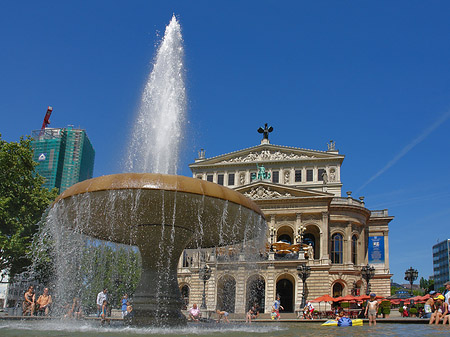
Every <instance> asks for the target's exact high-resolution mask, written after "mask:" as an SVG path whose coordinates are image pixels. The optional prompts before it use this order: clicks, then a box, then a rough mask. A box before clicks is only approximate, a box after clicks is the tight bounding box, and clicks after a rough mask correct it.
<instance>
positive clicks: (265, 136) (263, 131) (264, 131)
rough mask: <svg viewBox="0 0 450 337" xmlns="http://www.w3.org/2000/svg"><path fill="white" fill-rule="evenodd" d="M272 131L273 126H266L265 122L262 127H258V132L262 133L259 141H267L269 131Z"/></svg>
mask: <svg viewBox="0 0 450 337" xmlns="http://www.w3.org/2000/svg"><path fill="white" fill-rule="evenodd" d="M272 131H273V127H271V126H269V127H267V123H266V124H264V129H263V128H262V127H260V128H259V129H258V132H259V133H262V134H263V139H262V140H261V143H269V133H270V132H272Z"/></svg>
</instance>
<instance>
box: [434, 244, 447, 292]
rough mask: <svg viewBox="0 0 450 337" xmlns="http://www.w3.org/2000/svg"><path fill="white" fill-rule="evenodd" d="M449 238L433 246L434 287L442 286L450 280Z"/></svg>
mask: <svg viewBox="0 0 450 337" xmlns="http://www.w3.org/2000/svg"><path fill="white" fill-rule="evenodd" d="M449 261H450V239H447V240H445V241H442V242H439V243H437V244H435V245H434V246H433V274H434V289H439V288H440V287H443V286H444V283H445V282H447V281H450V264H449Z"/></svg>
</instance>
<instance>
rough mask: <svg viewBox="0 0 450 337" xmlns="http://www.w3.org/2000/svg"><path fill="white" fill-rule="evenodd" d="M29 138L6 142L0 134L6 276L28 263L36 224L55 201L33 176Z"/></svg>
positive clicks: (0, 225)
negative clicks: (7, 273)
mask: <svg viewBox="0 0 450 337" xmlns="http://www.w3.org/2000/svg"><path fill="white" fill-rule="evenodd" d="M37 165H38V164H37V163H36V162H34V161H33V150H32V148H31V138H29V137H27V138H26V139H24V138H23V137H21V138H20V141H19V142H6V141H4V140H2V139H1V135H0V270H7V271H8V272H9V276H10V277H11V278H12V277H14V275H16V274H18V273H20V272H22V271H23V270H24V269H25V268H26V267H27V266H29V265H30V264H31V261H30V258H29V257H28V252H29V250H30V245H31V241H32V237H33V235H34V234H35V233H36V231H37V226H36V224H37V222H38V221H39V220H40V219H41V215H42V213H43V212H44V211H45V209H46V208H47V207H48V206H49V205H50V203H51V202H52V201H53V200H54V199H55V198H56V196H57V194H58V192H57V190H56V189H53V190H52V191H49V190H48V189H47V188H44V187H42V185H43V183H44V178H43V177H41V176H40V175H38V174H36V172H35V167H36V166H37Z"/></svg>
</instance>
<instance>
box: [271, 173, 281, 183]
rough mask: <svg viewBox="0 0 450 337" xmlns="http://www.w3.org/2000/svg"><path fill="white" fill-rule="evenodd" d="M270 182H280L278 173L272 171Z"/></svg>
mask: <svg viewBox="0 0 450 337" xmlns="http://www.w3.org/2000/svg"><path fill="white" fill-rule="evenodd" d="M272 182H273V183H279V182H280V172H278V171H272Z"/></svg>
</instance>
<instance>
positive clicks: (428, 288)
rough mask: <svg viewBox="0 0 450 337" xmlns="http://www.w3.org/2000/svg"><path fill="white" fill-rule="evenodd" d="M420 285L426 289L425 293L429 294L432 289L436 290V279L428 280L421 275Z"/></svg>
mask: <svg viewBox="0 0 450 337" xmlns="http://www.w3.org/2000/svg"><path fill="white" fill-rule="evenodd" d="M420 287H421V288H422V289H424V290H425V294H428V293H429V292H430V291H431V290H434V280H426V279H424V278H423V277H421V278H420Z"/></svg>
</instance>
